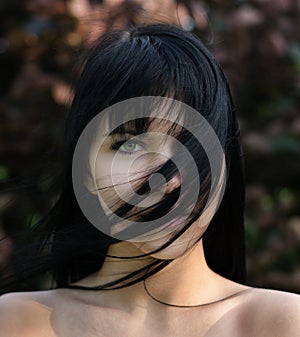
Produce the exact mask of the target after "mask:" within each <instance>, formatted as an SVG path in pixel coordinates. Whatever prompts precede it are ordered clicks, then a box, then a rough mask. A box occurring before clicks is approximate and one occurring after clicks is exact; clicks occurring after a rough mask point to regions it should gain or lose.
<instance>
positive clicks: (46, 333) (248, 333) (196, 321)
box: [0, 125, 300, 337]
mask: <svg viewBox="0 0 300 337" xmlns="http://www.w3.org/2000/svg"><path fill="white" fill-rule="evenodd" d="M153 126H154V127H153V129H154V130H155V129H156V128H157V126H155V125H153ZM149 136H151V135H149ZM157 140H158V138H157V136H156V137H154V138H151V137H150V138H149V139H148V141H147V142H146V143H145V147H140V146H138V147H134V148H132V146H128V145H132V144H133V143H132V142H131V143H129V144H127V145H126V146H124V147H123V148H122V149H123V151H133V150H136V151H133V152H135V153H134V154H133V155H131V157H130V158H133V157H134V156H135V155H138V154H139V153H140V151H141V152H142V153H144V152H145V153H149V152H151V151H152V150H156V151H157V148H158V147H159V146H160V144H161V142H160V143H158V142H157ZM133 145H134V144H133ZM134 146H135V145H134ZM163 146H164V148H163V151H164V152H163V153H165V154H166V156H168V155H169V153H171V151H172V143H171V142H167V143H163ZM92 150H94V152H95V153H92V156H94V157H95V156H96V154H97V151H98V149H97V147H95V148H92ZM101 151H102V152H100V156H99V160H101V161H102V162H101V163H100V164H99V168H100V167H101V168H102V170H100V169H99V171H97V167H98V166H97V164H98V162H96V172H95V178H96V180H97V182H98V186H97V187H99V186H100V187H103V186H105V185H110V181H111V177H110V176H109V174H110V172H111V170H110V168H111V162H112V160H113V157H114V153H113V152H112V151H111V149H110V147H109V146H107V144H104V147H103V148H102V150H101ZM143 151H144V152H143ZM92 152H93V151H92ZM128 162H129V161H128V159H127V157H125V156H123V157H120V158H119V161H118V165H117V168H118V172H117V173H118V174H119V173H122V174H124V173H128V172H129V174H130V171H128V169H127V167H128ZM104 164H105V165H104ZM142 164H143V165H146V164H147V163H146V164H145V163H144V162H142ZM179 184H180V178H179V177H177V176H175V177H174V178H173V179H172V180H171V181H170V182H169V183H168V185H167V186H166V190H168V189H170V190H172V189H173V188H175V187H176V186H178V185H179ZM124 188H128V186H126V185H125V187H124ZM96 190H97V188H94V187H93V186H92V188H91V191H96ZM124 192H126V190H124ZM103 198H104V199H105V198H107V200H106V201H109V199H110V198H114V194H113V193H111V192H110V191H108V192H107V193H106V194H103ZM211 207H212V210H210V212H209V211H208V212H207V213H206V216H204V215H203V214H202V216H201V223H200V219H198V220H197V221H195V222H194V223H193V224H192V225H191V227H190V228H189V229H188V230H186V232H185V233H183V234H182V235H181V236H180V237H179V238H177V240H175V241H174V242H173V243H172V244H171V245H170V246H168V247H166V248H165V249H163V250H162V251H159V252H156V253H153V254H151V255H150V256H149V257H147V258H143V259H141V258H136V259H129V260H126V259H115V258H111V257H109V256H107V257H106V259H105V261H104V264H103V266H102V268H101V269H100V270H99V271H98V272H96V273H94V274H93V275H90V276H88V277H86V278H85V279H82V280H80V281H78V282H77V284H79V285H83V286H89V287H91V286H97V285H101V284H104V283H106V282H109V281H113V280H115V279H118V278H120V277H122V276H124V275H126V274H128V273H129V272H132V271H134V270H136V269H138V268H140V267H142V266H144V265H145V264H148V263H149V261H153V259H154V258H160V259H169V258H172V259H173V258H174V261H173V262H172V263H171V264H169V265H168V266H167V267H165V268H164V269H163V270H161V271H160V272H158V273H157V274H155V275H153V276H151V277H149V278H147V279H146V286H147V289H148V291H149V292H150V293H151V294H152V296H154V297H155V298H156V299H158V300H160V301H163V302H167V303H170V304H177V305H187V306H195V305H202V306H198V307H190V308H182V307H172V306H167V305H164V304H161V303H159V302H157V301H155V300H154V299H153V298H152V297H150V296H149V295H148V294H147V293H146V292H145V289H144V286H143V283H142V282H139V283H136V284H134V285H132V286H129V287H125V288H122V289H116V290H102V291H99V290H98V291H87V290H76V289H56V290H48V291H39V292H27V293H12V294H7V295H4V296H2V297H1V298H0V327H1V328H0V337H118V336H124V337H183V336H189V337H300V323H299V321H298V318H299V317H300V296H298V295H295V294H290V293H284V292H279V291H273V290H266V289H255V288H250V287H247V286H244V285H241V284H238V283H235V282H232V281H230V280H227V279H225V278H223V277H221V276H220V275H218V274H216V273H214V272H213V271H212V270H211V269H210V268H209V267H208V265H207V263H206V259H205V255H204V250H203V245H202V240H201V241H199V242H198V243H197V240H198V239H199V238H200V237H201V235H202V234H203V233H204V231H205V229H206V228H207V225H205V224H207V223H209V219H210V216H209V214H210V213H213V211H214V207H215V206H214V205H213V203H212V206H211ZM170 236H171V233H166V234H165V235H163V236H161V237H159V238H156V239H154V240H148V241H146V242H128V241H123V242H120V243H118V244H115V245H112V246H110V247H109V251H108V255H113V256H137V255H141V254H143V253H145V252H147V253H148V252H151V251H152V250H154V249H156V248H159V247H161V245H162V244H163V243H164V242H166V240H168V238H169V237H170ZM214 302H215V303H214Z"/></svg>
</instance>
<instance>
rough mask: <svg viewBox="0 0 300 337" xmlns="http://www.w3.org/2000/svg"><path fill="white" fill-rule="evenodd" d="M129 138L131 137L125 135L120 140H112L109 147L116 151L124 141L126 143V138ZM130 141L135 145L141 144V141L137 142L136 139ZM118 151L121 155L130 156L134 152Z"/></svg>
mask: <svg viewBox="0 0 300 337" xmlns="http://www.w3.org/2000/svg"><path fill="white" fill-rule="evenodd" d="M130 139H131V138H130V137H127V138H126V137H125V138H123V139H122V140H119V141H115V142H113V143H112V145H111V149H112V150H113V151H118V150H119V148H120V147H121V146H122V145H123V144H124V143H126V142H127V141H128V140H130ZM132 143H135V144H137V145H140V146H143V144H142V143H140V142H137V141H132ZM119 153H120V154H122V155H126V156H131V155H133V154H134V153H135V152H126V151H119Z"/></svg>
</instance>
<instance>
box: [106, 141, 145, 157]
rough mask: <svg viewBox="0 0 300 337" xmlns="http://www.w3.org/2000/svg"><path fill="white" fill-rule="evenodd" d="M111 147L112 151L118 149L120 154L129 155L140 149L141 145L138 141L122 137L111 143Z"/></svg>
mask: <svg viewBox="0 0 300 337" xmlns="http://www.w3.org/2000/svg"><path fill="white" fill-rule="evenodd" d="M139 147H140V148H139ZM111 148H112V150H114V151H119V152H120V153H121V154H126V155H131V154H134V153H135V152H136V151H140V150H141V148H143V147H142V146H141V145H140V144H139V142H136V141H130V140H129V139H124V140H121V141H118V142H115V143H114V144H112V146H111ZM122 148H123V149H122Z"/></svg>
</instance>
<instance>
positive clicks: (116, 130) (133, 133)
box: [103, 129, 142, 137]
mask: <svg viewBox="0 0 300 337" xmlns="http://www.w3.org/2000/svg"><path fill="white" fill-rule="evenodd" d="M126 133H128V134H130V135H133V136H137V135H140V134H141V133H142V132H138V131H136V130H124V131H120V130H118V129H115V130H113V131H111V132H105V133H104V135H103V136H105V137H108V136H112V135H117V134H119V135H125V134H126Z"/></svg>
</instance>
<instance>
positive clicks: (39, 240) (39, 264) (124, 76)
mask: <svg viewBox="0 0 300 337" xmlns="http://www.w3.org/2000/svg"><path fill="white" fill-rule="evenodd" d="M141 96H162V97H170V98H173V99H176V100H178V101H182V102H184V103H185V104H187V105H188V106H190V107H192V108H194V109H196V110H197V111H199V112H201V114H202V115H203V116H204V118H205V119H206V120H207V121H208V122H209V124H210V125H211V126H212V128H213V129H214V131H215V133H216V135H217V136H218V138H219V140H220V143H221V145H222V147H223V150H224V153H225V159H226V174H227V177H226V178H227V183H226V189H225V192H224V195H223V199H222V201H221V203H220V206H219V208H218V210H217V212H216V213H215V215H214V217H213V219H212V220H211V222H210V224H209V227H208V229H207V230H206V231H205V233H204V235H203V243H204V252H205V257H206V260H207V263H208V265H209V266H210V268H211V269H213V270H214V271H215V272H217V273H218V274H220V275H222V276H224V277H226V278H229V279H231V280H233V281H236V282H240V283H244V282H245V277H246V272H245V238H244V218H243V214H244V194H245V191H244V179H243V167H242V153H241V146H240V137H239V126H238V122H237V118H236V115H235V110H234V106H233V103H232V98H231V94H230V89H229V87H228V84H227V81H226V78H225V76H224V74H223V72H222V70H221V68H220V66H219V65H218V63H217V62H216V61H215V59H214V58H213V56H212V55H211V53H210V52H209V51H208V50H207V48H206V47H205V46H204V45H203V43H202V42H201V41H200V40H199V39H198V38H197V37H195V36H193V35H192V34H191V33H188V32H185V31H183V30H181V29H180V28H177V27H174V26H171V25H167V24H148V25H140V26H133V27H128V28H125V29H122V30H115V31H111V32H107V33H105V34H104V35H102V36H101V37H100V38H99V39H98V40H97V41H96V43H95V46H94V47H93V48H92V50H91V51H90V52H89V55H88V57H87V59H86V62H85V65H84V68H83V71H82V74H81V77H80V79H79V81H78V85H77V88H76V92H75V97H74V100H73V103H72V106H71V109H70V112H69V115H68V117H67V120H66V128H65V149H64V160H65V162H64V163H63V171H62V173H61V174H60V175H59V179H58V180H57V183H59V184H60V185H61V192H60V194H59V196H58V198H57V201H56V202H55V204H54V206H53V208H52V209H51V210H50V212H49V213H48V214H47V215H46V216H45V217H44V218H43V219H42V220H40V221H39V222H38V223H37V224H36V225H35V227H34V229H33V232H32V235H33V237H34V239H35V240H34V243H33V244H31V245H24V248H22V251H21V253H20V251H17V252H16V254H15V257H14V258H13V261H12V266H11V269H10V272H9V273H7V274H6V275H7V277H6V278H4V279H3V280H2V281H1V284H2V289H6V288H9V286H10V285H11V284H12V283H13V282H19V281H22V280H27V279H29V278H31V277H33V276H36V275H40V274H43V273H45V272H47V271H49V272H51V275H52V277H53V280H54V281H55V285H54V287H68V286H70V283H72V282H75V281H77V280H80V279H82V278H84V277H86V276H88V275H90V274H91V273H93V272H95V271H97V270H99V269H100V268H101V266H102V264H103V262H104V259H105V256H106V255H107V251H108V248H109V246H110V245H111V244H114V243H116V242H118V240H117V239H114V238H112V237H110V236H108V235H105V234H104V233H102V232H101V231H99V230H98V229H96V228H95V226H93V225H92V224H91V223H90V222H89V221H88V219H87V218H86V217H85V215H84V214H83V212H82V210H81V208H80V207H79V205H78V201H77V199H76V196H75V193H74V188H73V183H72V159H73V154H74V150H75V147H76V144H77V142H78V139H79V137H80V135H81V133H82V132H83V130H84V128H85V127H86V126H87V124H88V123H89V122H90V121H91V120H92V119H93V118H94V117H95V116H96V115H97V114H99V112H101V111H102V110H103V109H105V108H107V107H109V106H111V105H113V104H115V103H118V102H121V101H123V100H126V99H130V98H133V97H141ZM146 125H147V121H146V120H144V119H143V120H142V121H139V123H137V124H136V125H135V127H136V129H138V131H141V132H142V131H145V130H146V129H147V126H146ZM119 131H120V132H121V131H122V130H119ZM185 136H186V137H183V138H184V142H185V145H187V146H188V144H189V142H192V143H193V140H192V136H191V135H185ZM190 148H191V149H192V153H193V157H195V161H196V162H197V163H198V164H199V163H200V162H201V163H202V165H203V156H204V155H203V151H199V147H193V146H191V147H190ZM197 156H198V157H197ZM199 167H200V164H199ZM174 172H175V171H174V168H172V167H171V166H170V163H168V165H167V166H165V167H163V168H160V173H164V174H165V175H166V177H167V178H168V179H170V178H171V177H172V175H173V174H174ZM207 172H208V171H207V170H206V171H205V170H204V169H203V172H202V173H201V174H202V175H203V177H204V178H205V177H207V176H208V173H207ZM209 186H210V182H209V180H208V183H207V184H206V185H205V184H204V185H203V187H202V189H201V191H199V200H203V195H205V193H206V192H207V189H208V188H209ZM144 187H145V186H144V185H142V186H141V190H142V189H143V188H144ZM177 197H178V195H176V193H175V194H172V195H171V196H169V199H166V200H164V201H163V203H162V204H159V205H158V206H157V208H156V210H155V214H156V216H157V217H159V216H160V215H162V214H164V213H165V212H166V207H162V206H163V205H166V204H164V202H167V201H168V202H169V200H171V201H174V200H176V198H177ZM126 206H128V205H127V204H123V205H122V206H121V207H120V208H119V210H118V215H124V214H126V213H127V212H128V210H129V209H128V207H127V208H126ZM202 209H203V208H201V207H200V208H198V209H197V212H196V214H194V216H193V217H192V218H191V219H190V220H191V221H190V222H189V223H188V224H187V226H186V227H185V228H184V229H183V230H182V231H181V232H180V233H179V234H178V235H177V236H174V237H173V238H172V240H170V242H168V243H167V244H166V245H168V244H170V243H171V242H173V241H174V240H175V239H176V238H177V237H178V236H179V235H180V234H181V233H182V232H183V231H184V230H186V229H187V227H188V226H189V225H190V224H191V223H192V222H193V221H194V220H195V219H197V218H198V217H199V216H200V214H201V211H202ZM147 216H151V213H149V214H147V213H145V214H143V217H146V218H147ZM199 240H200V238H199ZM166 245H164V246H163V247H165V246H166ZM163 247H161V248H163ZM171 261H172V260H154V261H153V263H152V265H151V266H150V267H151V274H153V273H155V272H157V271H158V270H160V269H162V268H163V267H164V266H166V265H167V264H168V263H170V262H171ZM147 268H149V266H147ZM145 270H146V268H143V269H141V270H137V271H135V272H133V273H131V274H129V275H127V276H126V277H125V278H123V279H122V280H116V281H115V282H113V283H112V284H108V285H105V286H100V287H98V289H105V288H111V287H114V288H118V287H123V286H126V285H129V284H132V283H135V282H138V281H139V280H142V279H144V278H145V277H146V275H145ZM96 288H97V287H96Z"/></svg>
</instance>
